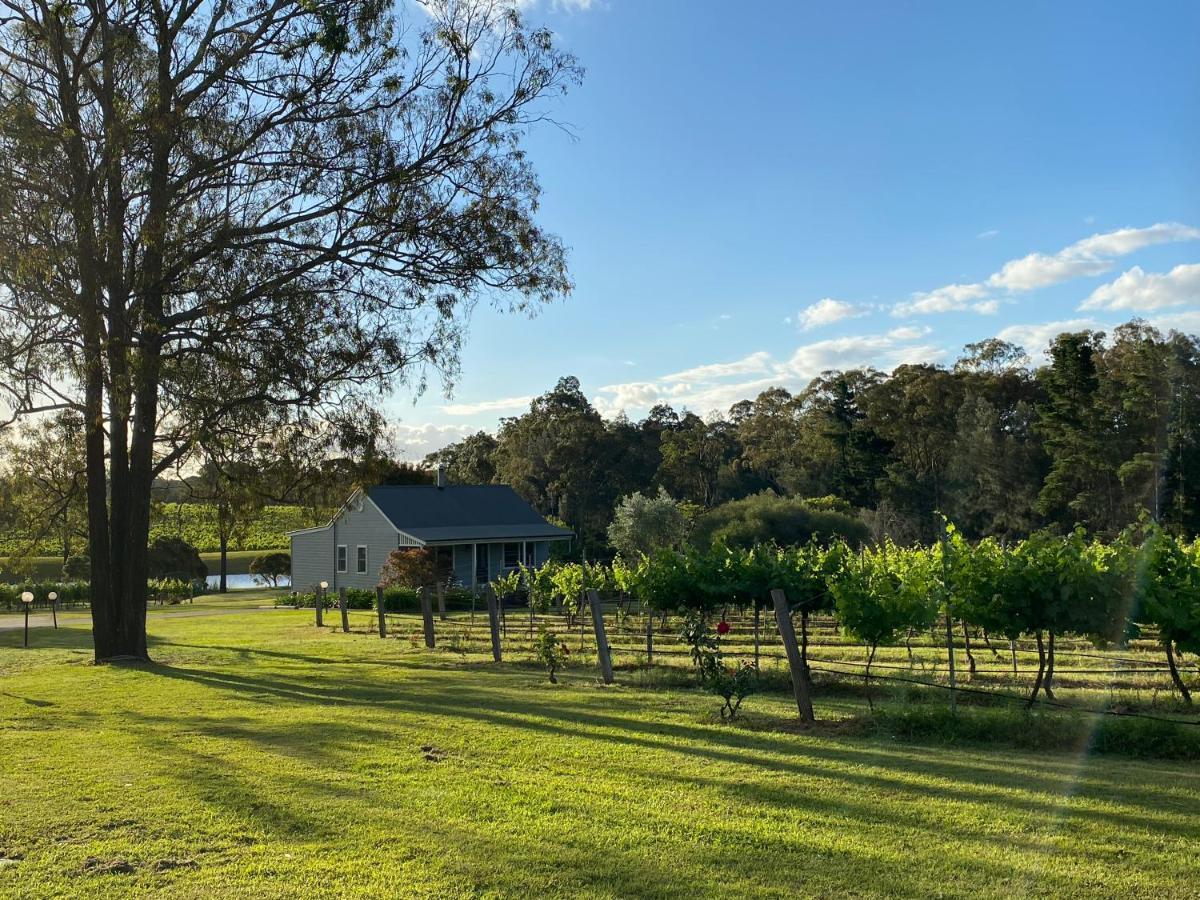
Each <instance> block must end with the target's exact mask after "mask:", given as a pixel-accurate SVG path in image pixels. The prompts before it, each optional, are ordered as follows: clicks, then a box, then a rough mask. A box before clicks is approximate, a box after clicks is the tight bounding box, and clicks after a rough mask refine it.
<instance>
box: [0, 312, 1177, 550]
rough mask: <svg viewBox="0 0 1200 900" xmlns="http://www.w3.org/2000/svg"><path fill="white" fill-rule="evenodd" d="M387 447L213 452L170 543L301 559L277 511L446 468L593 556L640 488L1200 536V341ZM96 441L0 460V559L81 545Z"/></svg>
mask: <svg viewBox="0 0 1200 900" xmlns="http://www.w3.org/2000/svg"><path fill="white" fill-rule="evenodd" d="M385 434H386V423H384V422H382V421H364V424H363V428H362V433H361V434H353V435H350V434H339V435H336V436H326V438H327V439H326V440H323V441H321V442H317V443H313V442H312V441H311V440H309V441H306V442H302V441H298V440H297V435H296V434H295V433H287V434H283V433H280V434H279V435H277V436H276V437H277V439H276V440H275V441H274V442H273V443H271V444H269V445H259V446H255V447H253V448H251V449H250V450H249V451H246V452H243V453H242V454H240V455H231V454H228V453H222V452H219V451H218V450H216V449H214V450H213V451H211V452H209V453H208V454H207V456H206V457H205V459H204V461H203V464H202V465H200V467H199V468H197V469H195V470H193V471H190V472H185V473H180V475H179V476H178V477H175V478H162V479H160V480H159V481H158V482H157V483H156V486H155V491H154V496H155V504H154V512H153V520H154V521H155V523H156V526H155V527H156V529H157V531H156V533H178V534H180V535H191V534H192V532H193V531H194V530H196V529H199V531H196V533H197V534H199V533H200V532H201V531H202V532H203V536H204V540H203V541H201V542H200V543H203V544H204V546H205V547H206V548H211V549H214V550H215V549H219V548H220V547H221V546H222V545H224V546H228V547H231V548H235V549H236V548H239V547H246V548H247V549H265V548H267V547H276V546H282V545H283V544H282V543H281V541H282V533H280V534H279V535H273V534H272V535H267V536H266V537H264V535H263V534H262V533H261V532H263V530H264V529H267V530H270V526H269V521H274V519H276V518H279V516H280V515H282V516H283V518H282V519H279V521H281V522H282V521H284V520H286V521H287V522H288V523H289V527H295V525H297V524H309V523H311V522H315V521H323V520H324V518H325V517H327V516H328V515H329V512H330V510H331V509H336V508H337V507H338V506H339V505H340V504H341V502H342V501H343V500H344V499H345V498H346V497H347V496H348V495H349V493H350V492H351V491H352V490H353V489H354V487H356V486H358V485H367V484H377V483H392V484H397V483H401V484H402V483H422V482H428V481H430V480H431V479H432V473H431V469H432V467H434V466H436V465H444V466H445V467H446V470H447V475H448V477H449V479H450V480H451V481H452V482H458V483H485V482H502V483H507V484H511V485H513V486H514V488H516V490H517V491H519V492H520V493H521V494H522V495H523V496H524V497H525V498H526V499H528V500H529V501H530V502H531V503H532V504H533V505H534V506H535V507H537V509H539V510H540V511H541V512H542V513H544V514H546V515H549V516H554V517H556V518H558V519H561V520H562V521H564V522H565V523H566V524H567V525H568V526H569V527H571V528H572V529H573V530H574V531H575V532H576V533H577V534H578V535H579V536H580V542H581V544H582V549H583V550H584V551H585V552H587V553H588V555H589V556H596V555H603V554H605V553H607V552H609V551H610V549H611V548H610V547H609V546H608V533H607V529H608V526H609V524H610V523H611V522H612V519H613V511H614V508H615V506H616V505H617V503H618V502H619V501H620V500H621V498H623V497H627V496H629V495H631V494H633V493H635V492H641V493H643V494H645V495H648V496H650V495H657V494H658V493H659V492H660V491H665V492H666V493H667V494H668V495H669V496H670V497H671V498H673V499H674V500H675V501H677V502H678V503H679V504H681V506H682V508H683V509H684V510H685V511H686V513H687V515H688V517H689V518H690V519H692V520H695V519H696V517H697V516H700V515H701V514H703V513H704V512H705V511H707V510H711V509H713V508H714V507H717V506H720V505H721V504H724V503H727V502H729V501H732V500H738V499H740V498H746V497H750V496H753V495H756V494H762V493H764V492H766V493H770V494H773V495H777V496H782V497H788V498H801V499H807V500H810V501H811V503H810V505H811V506H812V507H813V508H815V509H819V510H837V511H841V512H849V513H850V514H852V515H855V516H856V517H858V518H859V519H860V520H861V521H862V523H863V526H864V530H865V533H866V534H867V535H868V536H869V537H871V538H874V539H876V540H879V539H883V538H885V537H887V538H891V539H892V540H894V541H896V542H898V543H901V544H908V543H912V542H916V541H930V540H932V539H934V538H935V537H936V536H937V535H938V534H939V533H940V528H941V519H940V517H939V514H942V515H945V516H946V517H948V518H949V519H950V520H951V521H953V522H955V523H956V525H957V526H958V528H959V529H960V531H961V532H962V533H963V534H964V535H966V536H967V537H968V538H971V539H978V538H983V537H989V536H990V537H996V538H999V539H1002V540H1015V539H1018V538H1022V537H1025V536H1026V535H1028V534H1029V533H1031V532H1032V531H1034V530H1036V529H1041V528H1049V529H1052V530H1058V531H1064V532H1065V531H1067V530H1070V529H1071V528H1073V527H1074V526H1075V525H1081V526H1083V527H1084V528H1085V529H1087V531H1088V532H1089V533H1091V534H1092V535H1094V536H1097V537H1101V538H1104V537H1111V536H1113V535H1115V534H1116V533H1118V532H1119V531H1120V530H1121V529H1122V528H1123V527H1125V526H1126V525H1128V524H1129V523H1131V522H1133V521H1135V520H1136V519H1137V518H1138V517H1139V516H1140V515H1142V514H1143V513H1146V514H1148V515H1150V516H1151V517H1152V518H1154V519H1156V520H1158V521H1159V522H1160V523H1162V525H1163V526H1164V527H1165V528H1167V529H1169V530H1172V531H1175V532H1177V533H1180V534H1182V535H1184V536H1188V537H1191V536H1195V535H1196V534H1197V532H1198V531H1200V339H1198V338H1197V337H1196V336H1194V335H1186V334H1179V333H1175V332H1172V333H1170V334H1167V335H1164V334H1161V333H1160V332H1158V331H1156V330H1155V329H1153V328H1152V327H1150V326H1148V325H1147V324H1145V323H1143V322H1140V321H1134V322H1130V323H1129V324H1126V325H1122V326H1120V327H1118V328H1116V329H1115V330H1114V331H1113V332H1112V333H1111V334H1109V335H1105V334H1102V333H1099V332H1080V333H1071V334H1061V335H1059V336H1058V337H1057V338H1055V339H1054V341H1053V342H1052V343H1051V345H1050V347H1049V349H1048V351H1047V353H1046V362H1045V363H1044V364H1043V365H1040V366H1036V367H1035V366H1033V365H1031V363H1030V359H1029V356H1028V355H1027V354H1026V352H1025V351H1024V350H1023V349H1022V348H1020V347H1017V346H1014V345H1012V344H1009V343H1005V342H1003V341H1000V340H988V341H983V342H980V343H977V344H971V345H969V346H967V347H966V348H965V351H964V353H963V355H962V356H961V358H959V359H958V360H957V361H956V362H955V363H954V364H953V365H952V366H949V367H943V366H937V365H929V364H919V365H902V366H900V367H898V368H896V369H895V370H894V371H892V372H891V373H890V374H889V373H883V372H879V371H875V370H873V369H852V370H848V371H828V372H823V373H822V374H821V375H819V376H818V377H817V378H815V379H813V381H812V382H811V383H810V384H809V385H808V386H807V387H806V388H805V389H804V390H802V391H800V392H799V393H791V392H789V391H787V390H784V389H783V388H771V389H768V390H766V391H763V392H762V393H761V394H759V395H758V397H756V398H754V399H747V400H743V401H741V402H739V403H736V404H735V405H734V406H733V407H731V408H730V409H729V410H728V411H727V412H726V413H725V414H724V415H715V414H714V415H709V416H707V417H701V416H698V415H696V414H695V413H693V412H688V411H685V410H684V411H681V410H675V409H672V408H671V407H669V406H656V407H654V408H653V409H652V410H650V411H649V413H648V414H647V415H646V417H645V418H643V419H641V420H640V421H633V420H630V419H628V418H626V417H624V416H619V417H617V418H613V419H605V418H604V417H602V416H601V415H600V413H599V412H598V411H597V410H596V408H595V407H594V406H593V405H592V403H591V402H590V401H589V400H588V398H587V397H586V396H585V395H584V393H583V391H582V390H581V388H580V385H579V381H578V380H577V379H576V378H573V377H566V378H562V379H560V380H559V382H558V384H557V385H556V386H555V387H554V389H553V390H550V391H548V392H547V393H545V394H543V395H542V396H540V397H538V398H536V399H535V400H534V401H533V402H532V403H531V404H530V408H529V411H528V412H526V413H524V414H523V415H520V416H515V417H512V418H508V419H504V420H503V421H502V422H501V424H500V427H499V430H498V432H497V433H496V434H495V435H492V434H489V433H487V432H485V431H480V432H478V433H476V434H474V435H471V436H469V437H467V438H465V439H464V440H462V441H459V442H458V443H455V444H452V445H450V446H448V447H445V448H444V449H442V450H440V451H438V452H437V453H434V454H431V455H430V456H429V457H427V458H426V460H425V461H424V465H423V466H415V465H412V464H409V463H403V462H399V461H397V460H396V459H395V457H394V454H392V453H391V452H389V450H388V447H387V445H386V441H385V440H384V435H385ZM79 435H80V431H79V425H78V422H76V421H74V420H72V419H71V418H70V417H69V416H60V417H57V418H47V419H44V420H42V421H40V422H39V423H37V424H36V425H35V426H32V427H29V428H26V429H24V430H22V432H21V433H20V434H19V435H13V436H11V437H10V439H9V440H8V442H7V444H5V445H4V447H3V448H2V454H0V489H2V490H0V537H2V538H3V540H2V541H0V549H2V550H3V554H0V555H14V556H16V555H21V554H47V555H61V556H63V557H64V558H65V557H66V556H67V555H69V554H71V553H73V552H83V548H84V547H85V545H86V515H85V509H84V503H83V494H82V482H83V478H82V471H83V454H82V447H81V446H80V439H79ZM334 438H336V445H337V447H338V448H339V450H340V452H336V453H335V452H331V447H333V446H334V443H333V439H334ZM177 504H182V505H177ZM192 504H203V506H202V507H200V506H194V507H191V505H192ZM284 506H291V507H297V508H298V509H296V510H294V511H292V512H287V511H285V510H280V509H279V508H280V507H284ZM189 507H190V510H189ZM196 509H202V513H203V514H202V515H200V514H197V515H190V511H194V510H196ZM185 517H186V518H187V521H188V522H189V523H191V524H188V525H187V527H184V524H185V523H184V519H185ZM264 517H265V518H264ZM264 523H266V524H264ZM172 529H174V530H172ZM277 530H278V529H277ZM843 533H844V532H843ZM259 544H261V545H262V546H261V547H260V546H258V545H259ZM252 545H253V546H252Z"/></svg>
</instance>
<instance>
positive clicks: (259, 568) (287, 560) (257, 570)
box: [250, 552, 292, 587]
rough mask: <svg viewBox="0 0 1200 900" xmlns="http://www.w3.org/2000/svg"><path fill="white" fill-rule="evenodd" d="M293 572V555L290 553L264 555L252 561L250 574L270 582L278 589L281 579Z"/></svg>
mask: <svg viewBox="0 0 1200 900" xmlns="http://www.w3.org/2000/svg"><path fill="white" fill-rule="evenodd" d="M291 571H292V555H291V554H290V553H283V552H276V553H264V554H262V555H261V556H256V557H254V559H252V560H250V574H251V575H257V576H259V577H260V578H263V579H265V580H266V581H269V582H270V583H271V586H272V587H278V585H279V579H280V578H282V577H284V576H285V575H288V574H290V573H291Z"/></svg>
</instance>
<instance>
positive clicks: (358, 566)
mask: <svg viewBox="0 0 1200 900" xmlns="http://www.w3.org/2000/svg"><path fill="white" fill-rule="evenodd" d="M354 566H355V570H354V571H355V574H356V575H366V574H367V572H369V571H370V568H371V551H370V548H369V545H367V544H358V545H356V547H355V550H354Z"/></svg>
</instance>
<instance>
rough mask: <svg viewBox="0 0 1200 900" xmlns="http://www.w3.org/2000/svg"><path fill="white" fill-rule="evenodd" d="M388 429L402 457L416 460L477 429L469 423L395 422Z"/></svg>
mask: <svg viewBox="0 0 1200 900" xmlns="http://www.w3.org/2000/svg"><path fill="white" fill-rule="evenodd" d="M388 430H389V432H390V433H391V437H392V440H393V441H394V442H395V444H396V448H397V449H398V450H400V452H401V454H402V455H403V456H404V458H405V459H408V460H411V461H413V462H416V461H419V460H421V459H424V458H425V456H427V455H428V454H430V453H433V452H434V451H435V450H441V449H442V448H443V447H445V446H446V445H447V444H453V443H454V442H455V441H461V440H462V439H463V438H465V437H466V436H467V435H469V434H474V433H475V432H476V431H478V430H479V429H478V428H475V427H472V426H469V425H429V424H426V425H405V424H403V423H397V424H395V425H391V426H389V429H388Z"/></svg>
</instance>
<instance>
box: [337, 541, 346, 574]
mask: <svg viewBox="0 0 1200 900" xmlns="http://www.w3.org/2000/svg"><path fill="white" fill-rule="evenodd" d="M337 570H338V571H339V572H345V571H346V545H345V544H338V545H337Z"/></svg>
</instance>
